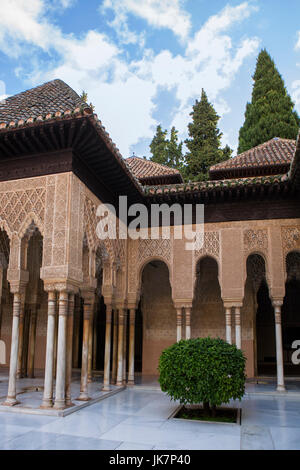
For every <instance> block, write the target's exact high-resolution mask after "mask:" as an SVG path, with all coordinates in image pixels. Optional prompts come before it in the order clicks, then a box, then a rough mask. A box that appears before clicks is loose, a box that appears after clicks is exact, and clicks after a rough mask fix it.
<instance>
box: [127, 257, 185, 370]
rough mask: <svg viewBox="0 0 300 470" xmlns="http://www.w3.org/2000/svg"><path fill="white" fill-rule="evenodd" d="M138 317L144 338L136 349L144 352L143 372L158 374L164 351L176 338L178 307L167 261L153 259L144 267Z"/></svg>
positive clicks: (138, 341) (142, 353)
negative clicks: (173, 293)
mask: <svg viewBox="0 0 300 470" xmlns="http://www.w3.org/2000/svg"><path fill="white" fill-rule="evenodd" d="M137 318H138V320H137V321H138V322H140V325H139V330H140V333H139V334H140V338H137V345H136V351H139V354H141V355H142V360H141V361H140V362H141V363H142V373H143V374H144V375H158V369H157V368H158V362H159V357H160V355H161V353H162V351H163V350H164V349H165V348H167V347H168V346H170V345H171V344H173V343H175V342H176V310H175V308H174V305H173V301H172V289H171V284H170V278H169V269H168V266H167V265H166V264H165V263H164V262H163V261H160V260H153V261H150V262H149V263H148V264H147V265H146V266H145V267H144V269H143V272H142V287H141V303H140V312H138V314H137ZM141 332H142V335H141ZM137 334H138V329H137ZM141 339H142V342H141Z"/></svg>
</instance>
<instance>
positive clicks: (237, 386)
mask: <svg viewBox="0 0 300 470" xmlns="http://www.w3.org/2000/svg"><path fill="white" fill-rule="evenodd" d="M245 364H246V358H245V356H244V354H243V352H242V351H241V350H240V349H238V348H237V347H236V346H235V345H231V344H228V343H227V342H226V341H223V340H222V339H220V338H195V339H188V340H181V341H179V342H178V343H175V344H173V345H172V346H170V347H169V348H167V349H165V350H164V351H163V352H162V354H161V356H160V360H159V373H160V377H159V383H160V386H161V389H162V391H163V392H166V393H167V394H168V395H169V396H170V397H171V398H172V399H173V400H179V401H180V403H181V404H185V405H186V404H199V403H203V404H204V406H205V407H207V408H209V406H212V407H213V408H214V407H216V406H220V405H221V404H222V403H228V402H229V401H230V400H231V399H239V400H241V398H242V397H243V395H244V392H245V380H246V375H245Z"/></svg>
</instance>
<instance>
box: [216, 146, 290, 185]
mask: <svg viewBox="0 0 300 470" xmlns="http://www.w3.org/2000/svg"><path fill="white" fill-rule="evenodd" d="M295 149H296V141H295V140H290V139H281V138H279V137H274V138H273V139H271V140H268V141H267V142H265V143H263V144H260V145H258V146H257V147H254V148H252V149H250V150H247V151H246V152H243V153H241V154H240V155H237V156H236V157H233V158H230V159H229V160H226V161H224V162H221V163H218V164H216V165H213V166H211V167H210V171H209V174H210V178H211V179H212V180H216V179H222V180H223V179H229V178H244V177H251V176H263V175H277V174H284V173H287V172H288V171H289V168H290V164H291V162H292V160H293V156H294V153H295Z"/></svg>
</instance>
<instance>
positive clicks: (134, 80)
mask: <svg viewBox="0 0 300 470" xmlns="http://www.w3.org/2000/svg"><path fill="white" fill-rule="evenodd" d="M299 17H300V1H299V0H286V1H285V2H283V1H282V0H249V1H241V0H240V1H238V0H231V1H230V0H229V1H223V0H213V1H211V0H210V1H209V0H102V1H100V0H88V1H86V0H85V1H83V0H52V1H51V0H48V1H47V0H1V14H0V98H1V97H2V98H3V97H4V96H7V95H13V94H15V93H18V92H20V91H23V90H25V89H28V88H31V87H33V86H35V85H38V84H40V83H44V82H45V81H48V80H52V79H54V78H60V79H62V80H64V81H65V82H66V83H68V84H69V85H70V86H71V87H72V88H74V89H75V90H76V91H77V92H78V93H81V91H82V90H83V89H84V90H85V91H87V93H88V98H89V101H91V102H92V103H93V104H94V106H95V109H96V113H97V114H98V116H99V118H100V119H101V121H102V122H103V124H104V125H105V127H106V129H107V130H108V132H109V133H110V135H111V137H112V139H113V140H114V142H115V143H116V144H117V146H118V147H119V148H120V151H121V153H122V154H123V156H124V157H127V156H129V155H131V154H132V152H135V153H136V154H137V155H140V156H142V155H146V156H149V143H150V141H151V139H152V137H153V135H154V133H155V128H156V126H157V124H162V126H163V127H164V128H166V129H170V128H171V127H172V126H173V125H175V127H176V128H177V129H178V130H179V135H180V138H181V139H185V138H186V136H187V134H186V133H187V124H188V122H189V120H190V117H189V113H190V112H191V109H192V105H193V103H194V101H195V99H196V98H199V97H200V94H201V88H202V87H203V88H204V89H205V90H206V92H207V94H208V97H209V99H210V101H211V102H212V103H213V104H214V106H215V108H216V109H217V111H218V113H219V115H220V116H221V120H220V122H219V127H220V129H221V131H222V132H223V134H224V135H223V144H226V143H228V144H229V145H230V146H231V147H232V148H234V149H236V147H237V141H238V132H239V128H240V126H241V125H242V123H243V119H244V112H245V106H246V102H247V101H249V100H250V99H251V90H252V79H251V76H252V75H253V72H254V69H255V62H256V57H257V55H258V53H259V51H260V49H261V48H263V47H266V48H267V50H268V51H269V52H270V54H271V56H272V57H273V58H274V60H275V63H276V65H277V67H278V69H279V71H280V73H281V74H282V76H283V78H284V80H285V84H286V86H287V89H288V91H289V93H290V94H291V95H292V97H293V100H294V101H295V103H296V109H297V110H298V112H300V23H299Z"/></svg>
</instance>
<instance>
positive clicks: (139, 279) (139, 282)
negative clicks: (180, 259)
mask: <svg viewBox="0 0 300 470" xmlns="http://www.w3.org/2000/svg"><path fill="white" fill-rule="evenodd" d="M152 261H161V262H162V263H164V264H165V265H166V266H167V268H168V272H169V282H170V286H171V291H172V290H173V286H172V269H171V265H170V263H169V261H168V260H166V259H165V258H164V257H163V256H149V257H148V258H146V259H145V260H143V261H142V262H141V263H140V264H139V266H138V269H137V292H140V291H141V286H142V276H143V271H144V269H145V267H146V266H147V264H149V263H151V262H152Z"/></svg>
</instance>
